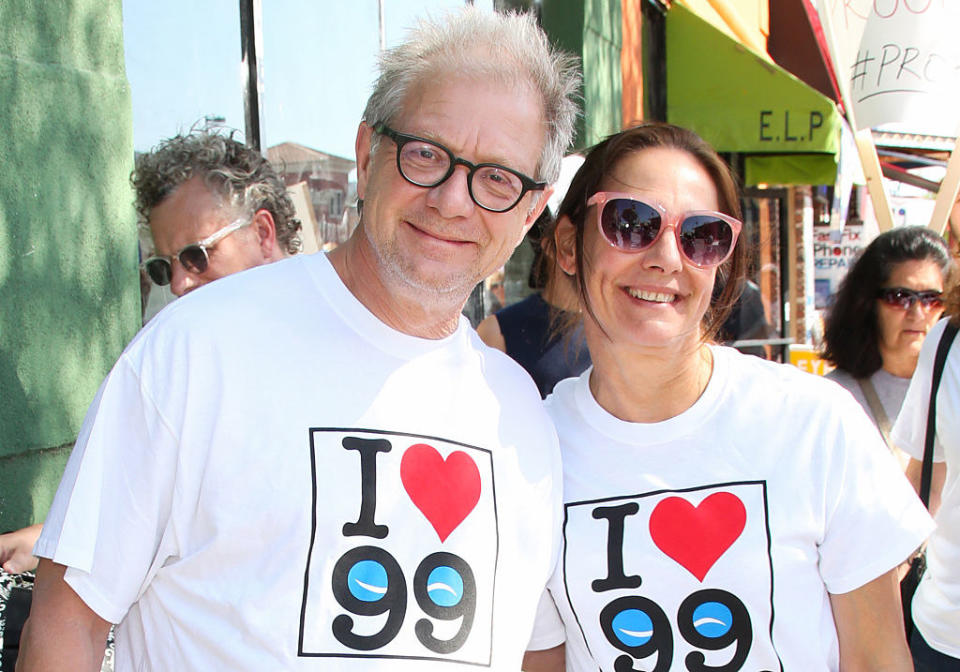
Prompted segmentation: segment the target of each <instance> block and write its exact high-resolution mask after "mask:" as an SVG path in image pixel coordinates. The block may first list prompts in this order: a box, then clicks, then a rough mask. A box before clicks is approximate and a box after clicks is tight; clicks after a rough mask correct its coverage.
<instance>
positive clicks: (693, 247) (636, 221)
mask: <svg viewBox="0 0 960 672" xmlns="http://www.w3.org/2000/svg"><path fill="white" fill-rule="evenodd" d="M591 205H596V206H597V225H598V226H599V227H600V233H601V234H602V235H603V237H604V238H605V239H606V240H607V242H608V243H610V244H611V245H612V246H613V247H615V248H617V249H618V250H621V251H623V252H641V251H643V250H645V249H647V248H648V247H651V246H652V245H653V244H654V243H655V242H657V240H659V238H660V236H661V235H663V232H664V230H666V229H667V228H673V233H674V235H675V236H676V238H677V247H678V248H679V249H680V251H681V252H682V253H683V256H684V257H685V258H686V260H687V261H688V262H690V263H691V264H693V265H694V266H697V267H700V268H710V267H712V266H717V265H719V264H722V263H723V262H725V261H726V260H727V259H729V258H730V255H731V254H733V249H734V247H735V246H736V244H737V237H738V236H739V235H740V230H741V229H742V228H743V223H742V222H741V221H740V220H738V219H736V218H734V217H730V216H729V215H725V214H723V213H721V212H713V211H712V210H691V211H689V212H684V213H682V214H678V215H674V214H672V213H669V212H667V209H666V208H664V207H663V206H662V205H660V204H659V203H657V202H655V201H652V202H648V201H644V200H640V199H638V198H637V197H636V196H633V195H632V194H623V193H618V192H614V191H598V192H597V193H595V194H594V195H593V196H591V197H590V199H589V200H588V201H587V207H589V206H591ZM671 221H672V222H673V226H672V227H670V225H669V223H670V222H671Z"/></svg>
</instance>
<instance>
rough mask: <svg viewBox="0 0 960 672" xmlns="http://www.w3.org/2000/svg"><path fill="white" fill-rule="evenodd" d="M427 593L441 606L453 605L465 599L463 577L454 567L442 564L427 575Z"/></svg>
mask: <svg viewBox="0 0 960 672" xmlns="http://www.w3.org/2000/svg"><path fill="white" fill-rule="evenodd" d="M427 595H429V596H430V599H431V600H433V603H434V604H436V605H438V606H441V607H452V606H453V605H455V604H457V603H458V602H460V600H462V599H463V577H461V576H460V573H459V572H458V571H457V570H455V569H454V568H453V567H447V566H446V565H440V566H439V567H437V568H436V569H434V570H433V571H432V572H430V576H428V577H427Z"/></svg>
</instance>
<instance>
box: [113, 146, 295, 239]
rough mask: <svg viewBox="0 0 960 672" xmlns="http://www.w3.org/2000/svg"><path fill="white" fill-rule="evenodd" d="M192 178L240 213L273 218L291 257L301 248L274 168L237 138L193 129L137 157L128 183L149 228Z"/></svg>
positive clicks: (287, 199)
mask: <svg viewBox="0 0 960 672" xmlns="http://www.w3.org/2000/svg"><path fill="white" fill-rule="evenodd" d="M193 177H200V178H202V179H203V181H204V184H206V185H207V187H208V188H209V189H210V190H211V191H212V192H213V193H216V194H219V195H220V196H221V197H222V198H224V199H225V200H226V201H227V202H228V203H230V204H231V205H232V206H233V207H235V208H236V209H237V211H238V212H241V213H246V214H249V215H250V216H252V215H253V213H255V212H256V211H257V210H261V209H263V210H266V211H268V212H269V213H270V214H271V215H273V221H274V224H275V225H276V228H277V242H278V244H279V245H280V247H281V249H283V250H284V251H286V252H287V253H288V254H296V253H297V252H299V251H300V249H301V247H302V246H303V241H302V240H301V238H300V220H298V219H297V218H296V217H295V216H294V215H295V214H296V212H295V210H294V207H293V201H292V200H291V199H290V196H288V195H287V188H286V186H285V185H284V183H283V180H282V179H281V178H280V176H279V175H278V174H277V172H276V170H274V168H273V166H271V165H270V163H269V162H268V161H267V160H266V158H264V157H263V155H262V154H260V153H259V152H258V151H256V150H255V149H252V148H250V147H247V146H246V145H244V144H242V143H240V142H238V141H236V140H234V139H233V133H232V132H231V133H230V134H222V133H219V132H217V131H216V130H194V131H191V132H189V133H186V134H178V135H175V136H174V137H172V138H169V139H167V140H165V141H163V142H162V143H160V145H158V146H157V147H155V148H154V149H153V151H151V152H149V153H147V154H142V155H140V156H138V157H137V161H136V167H135V168H134V170H133V173H132V174H131V175H130V183H131V184H132V185H133V188H134V191H135V192H136V208H137V215H138V216H139V218H140V223H141V224H142V225H147V224H148V223H149V219H150V211H151V210H152V209H153V208H154V207H156V206H157V205H159V204H160V203H162V202H163V200H164V199H165V198H167V197H168V196H169V195H170V194H171V193H172V192H173V190H174V189H176V188H177V187H179V186H180V185H181V184H183V183H184V182H186V181H187V180H189V179H191V178H193Z"/></svg>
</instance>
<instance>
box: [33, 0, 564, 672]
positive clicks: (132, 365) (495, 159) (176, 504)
mask: <svg viewBox="0 0 960 672" xmlns="http://www.w3.org/2000/svg"><path fill="white" fill-rule="evenodd" d="M577 85H578V77H577V75H576V70H575V66H574V63H573V62H572V61H571V60H570V59H569V58H567V57H564V56H562V55H560V54H559V53H557V52H555V51H554V50H553V49H552V48H551V47H550V45H549V43H548V42H547V40H546V37H545V36H544V35H543V33H542V32H541V31H540V30H539V29H538V28H537V27H536V25H535V22H534V21H533V19H532V18H530V17H529V16H525V15H510V16H505V15H498V14H493V13H484V12H481V11H479V10H475V9H472V8H467V9H465V10H464V11H461V12H458V13H456V14H453V15H450V16H449V17H447V18H446V19H444V20H439V21H430V22H424V23H422V24H421V25H420V27H419V28H418V29H417V30H416V31H414V33H413V34H412V37H411V38H410V39H409V40H408V41H407V42H406V43H404V44H402V45H400V46H398V47H396V48H394V49H392V50H389V51H388V52H386V53H385V54H384V55H383V57H382V59H381V75H380V78H379V80H378V82H377V84H376V87H375V89H374V92H373V94H372V95H371V97H370V100H369V101H368V104H367V108H366V111H365V112H364V118H363V121H362V123H361V124H360V128H359V131H358V133H357V141H356V149H357V166H358V195H359V197H360V198H361V199H362V200H363V206H362V214H361V220H360V223H359V225H358V227H357V230H356V231H355V232H354V234H353V236H352V237H351V238H350V240H349V241H347V242H346V243H345V244H344V245H341V246H340V247H338V248H337V249H336V250H334V251H332V252H330V253H329V254H328V255H323V254H319V255H311V256H304V257H296V258H294V259H291V260H288V261H283V262H281V263H277V264H272V265H269V266H264V267H262V268H257V269H253V270H251V271H249V272H248V273H243V274H238V275H236V276H233V277H230V278H225V279H223V280H221V281H218V282H217V283H214V284H212V285H211V286H210V287H209V288H206V289H204V291H201V292H196V293H193V294H191V296H189V297H187V298H186V299H184V300H182V301H178V302H177V303H176V304H174V305H173V306H172V307H171V308H170V309H168V310H166V311H164V312H163V313H162V314H161V315H159V316H158V317H157V318H155V319H154V320H153V321H151V323H150V324H149V325H148V326H147V328H145V329H144V331H143V332H141V334H140V335H139V336H138V337H137V338H136V339H135V340H134V342H133V343H132V344H131V345H130V346H129V347H128V349H127V350H126V351H125V353H124V355H123V356H122V357H121V359H120V361H119V362H118V364H117V366H116V367H115V368H114V370H113V371H112V372H111V374H110V375H109V376H108V378H107V380H106V381H105V382H104V384H103V386H102V387H101V390H100V392H99V393H98V395H97V399H96V400H95V401H94V404H93V406H92V408H91V411H90V413H89V414H88V417H87V420H86V422H85V424H84V428H83V430H82V432H81V436H80V438H79V440H78V442H77V447H76V449H75V451H74V454H73V455H72V457H71V459H70V462H69V464H68V467H67V472H66V475H65V477H64V481H63V482H62V483H61V487H60V489H59V490H58V493H57V497H56V500H55V502H54V505H53V507H52V509H51V513H50V515H49V516H48V518H47V521H46V524H45V526H44V533H43V536H42V537H41V540H40V542H39V543H38V545H37V552H38V554H39V555H40V556H41V557H42V558H44V559H43V560H41V564H40V568H39V570H38V576H37V586H36V594H35V598H34V612H33V614H32V615H31V617H30V620H29V621H28V624H27V631H26V633H25V638H26V640H27V644H26V647H25V649H24V651H23V654H22V661H21V663H22V669H25V670H27V671H28V672H30V671H35V670H60V669H64V670H65V669H70V670H93V669H96V666H97V665H99V661H98V660H97V655H98V652H100V651H102V646H103V640H104V638H105V637H106V634H107V631H108V629H109V626H110V623H119V627H118V630H117V652H116V665H117V667H116V669H117V672H123V671H125V670H139V669H155V670H174V669H176V670H187V669H231V670H280V669H283V670H314V669H324V670H329V669H336V670H359V669H364V670H368V669H390V670H420V669H424V667H425V666H427V665H429V666H430V667H431V669H433V668H436V669H438V670H441V669H442V670H473V669H476V667H477V666H481V667H488V668H491V669H496V670H503V669H514V670H515V669H519V667H520V664H521V659H522V655H523V651H524V649H525V647H526V644H527V640H528V637H529V635H530V632H531V629H532V623H533V618H534V613H535V610H536V604H537V601H538V598H539V596H540V593H541V591H542V588H543V586H544V584H545V581H546V579H547V576H548V575H549V573H550V570H551V565H552V562H553V558H554V553H555V551H556V547H557V545H556V542H557V530H558V516H559V515H560V506H559V501H560V500H559V488H560V472H559V457H558V454H557V446H556V438H555V435H554V433H553V429H552V427H551V425H550V422H549V420H548V419H547V417H546V415H545V413H544V411H543V410H542V409H541V406H540V400H539V395H538V394H537V391H536V388H535V387H534V385H533V383H532V382H531V381H530V379H529V378H528V377H527V376H526V374H525V373H524V372H523V371H522V370H521V369H520V368H519V367H518V366H517V365H515V364H514V363H513V362H512V361H510V360H509V359H508V358H507V357H506V356H505V355H503V354H502V353H499V352H496V351H494V350H492V349H489V348H486V347H485V346H483V344H482V343H481V342H480V340H479V338H478V337H477V335H476V333H475V332H474V331H473V330H472V329H471V328H470V325H469V323H468V322H467V320H466V318H463V317H462V316H461V315H460V311H461V310H462V307H463V305H464V303H465V302H466V299H467V298H468V296H469V294H470V292H471V290H472V289H473V287H474V286H475V285H476V284H477V283H478V282H479V281H481V280H482V279H483V278H484V277H485V276H486V275H488V274H489V273H491V272H492V271H494V270H495V269H497V268H499V267H500V266H502V265H503V263H504V262H505V261H506V259H507V257H508V256H509V255H510V253H511V252H512V250H513V249H514V247H515V246H516V245H517V244H518V243H519V242H520V240H521V239H522V238H523V236H524V234H525V233H526V231H527V229H528V228H529V227H530V225H532V224H533V222H534V221H535V220H536V218H537V217H538V215H539V214H540V212H541V210H542V209H543V207H544V205H545V203H546V198H547V197H548V196H549V192H550V188H549V186H548V185H549V183H550V182H552V181H553V180H554V179H555V178H556V176H557V173H558V171H559V166H560V158H561V156H562V153H563V151H564V149H565V148H566V147H567V146H568V144H569V142H570V139H571V136H572V130H573V122H574V117H575V114H576V110H575V105H574V104H573V102H572V96H573V94H574V92H575V90H576V88H577Z"/></svg>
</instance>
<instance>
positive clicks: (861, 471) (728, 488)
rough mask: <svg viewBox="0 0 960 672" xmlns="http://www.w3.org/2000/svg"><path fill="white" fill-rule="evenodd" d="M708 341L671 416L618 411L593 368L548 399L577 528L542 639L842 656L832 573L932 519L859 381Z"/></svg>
mask: <svg viewBox="0 0 960 672" xmlns="http://www.w3.org/2000/svg"><path fill="white" fill-rule="evenodd" d="M712 352H713V356H714V368H713V375H712V376H711V379H710V382H709V384H708V385H707V388H706V390H705V391H704V393H703V394H702V395H701V397H700V398H699V399H698V400H697V401H696V403H694V405H693V406H691V407H690V408H689V409H688V410H686V411H685V412H683V413H681V414H680V415H678V416H676V417H674V418H671V419H669V420H666V421H663V422H658V423H651V424H640V423H629V422H624V421H621V420H618V419H617V418H615V417H614V416H612V415H610V414H609V413H607V412H606V411H605V410H604V409H603V408H601V407H600V406H599V405H598V404H597V402H596V401H595V400H594V398H593V395H592V394H591V393H590V387H589V375H590V373H591V372H590V371H587V373H585V374H584V375H583V376H581V377H580V378H578V379H575V380H570V381H565V382H562V383H560V384H559V385H558V386H557V387H556V388H555V390H554V393H553V395H552V396H551V397H549V398H548V400H547V406H548V410H549V412H550V414H551V416H552V417H553V419H554V423H555V424H556V426H557V433H558V435H559V436H560V446H561V454H562V455H563V460H564V501H565V506H564V513H565V515H564V526H563V544H564V545H563V549H562V552H561V556H560V558H559V560H558V565H557V568H556V569H555V571H554V575H553V577H552V578H551V580H550V583H549V584H548V588H549V594H550V596H551V597H552V601H553V602H555V603H556V608H552V606H553V605H551V604H550V603H549V601H544V602H545V603H544V602H542V603H541V613H540V614H539V615H538V622H537V625H536V627H535V628H534V637H533V639H532V640H531V648H532V649H544V648H549V647H552V646H556V645H557V644H559V643H560V642H561V641H563V640H565V641H566V652H567V669H568V670H572V671H575V672H580V671H584V670H596V669H598V668H599V669H601V670H611V671H612V670H615V669H616V670H626V669H644V670H651V669H653V670H657V671H662V670H682V669H688V668H689V669H724V670H729V671H731V672H733V671H734V670H744V671H749V672H757V671H759V670H802V671H803V672H820V671H825V670H836V669H837V666H838V645H837V637H836V631H835V626H834V622H833V616H832V612H831V609H830V602H829V595H828V591H829V592H831V593H845V592H848V591H851V590H854V589H855V588H858V587H859V586H862V585H863V584H865V583H867V582H869V581H870V580H872V579H874V578H876V577H877V576H879V575H881V574H883V573H884V572H887V571H889V570H890V569H892V568H893V567H895V566H896V565H897V564H898V563H899V562H901V561H902V560H903V559H904V558H905V557H906V556H907V555H908V554H909V553H910V552H911V551H913V550H914V549H915V548H916V547H917V546H918V545H919V544H920V542H921V541H922V540H923V539H924V537H925V536H926V535H927V534H928V533H929V531H930V528H931V527H932V523H931V521H930V518H929V516H928V515H927V513H926V511H925V510H924V509H923V506H922V505H921V504H920V502H919V501H918V500H917V497H916V495H914V493H913V491H912V489H911V487H910V485H909V483H908V482H907V480H906V478H905V477H904V476H903V474H902V473H900V472H899V471H898V470H897V467H896V463H895V461H894V460H893V459H891V457H890V455H889V453H888V451H887V449H886V447H885V446H884V445H883V443H882V442H881V440H880V437H879V435H878V433H877V432H876V430H875V429H874V428H873V426H872V425H871V423H870V420H869V419H868V418H867V417H866V415H864V413H863V410H862V409H861V408H860V406H859V405H858V404H857V403H856V402H855V401H854V400H853V398H852V397H851V396H850V395H849V394H847V393H846V392H844V391H842V390H841V389H840V388H839V387H837V386H836V385H834V384H832V383H828V382H826V381H823V380H822V379H820V378H819V377H817V376H812V375H810V374H807V373H803V372H801V371H800V370H798V369H796V368H793V367H790V366H786V365H777V364H771V363H769V362H766V361H764V360H761V359H759V358H757V357H752V356H748V355H742V354H740V353H738V352H736V351H735V350H733V349H731V348H724V347H714V348H712ZM557 610H559V614H558V613H557ZM561 618H562V622H561ZM704 657H705V662H704ZM618 661H619V662H618ZM704 664H705V665H706V667H703V665H704Z"/></svg>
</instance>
